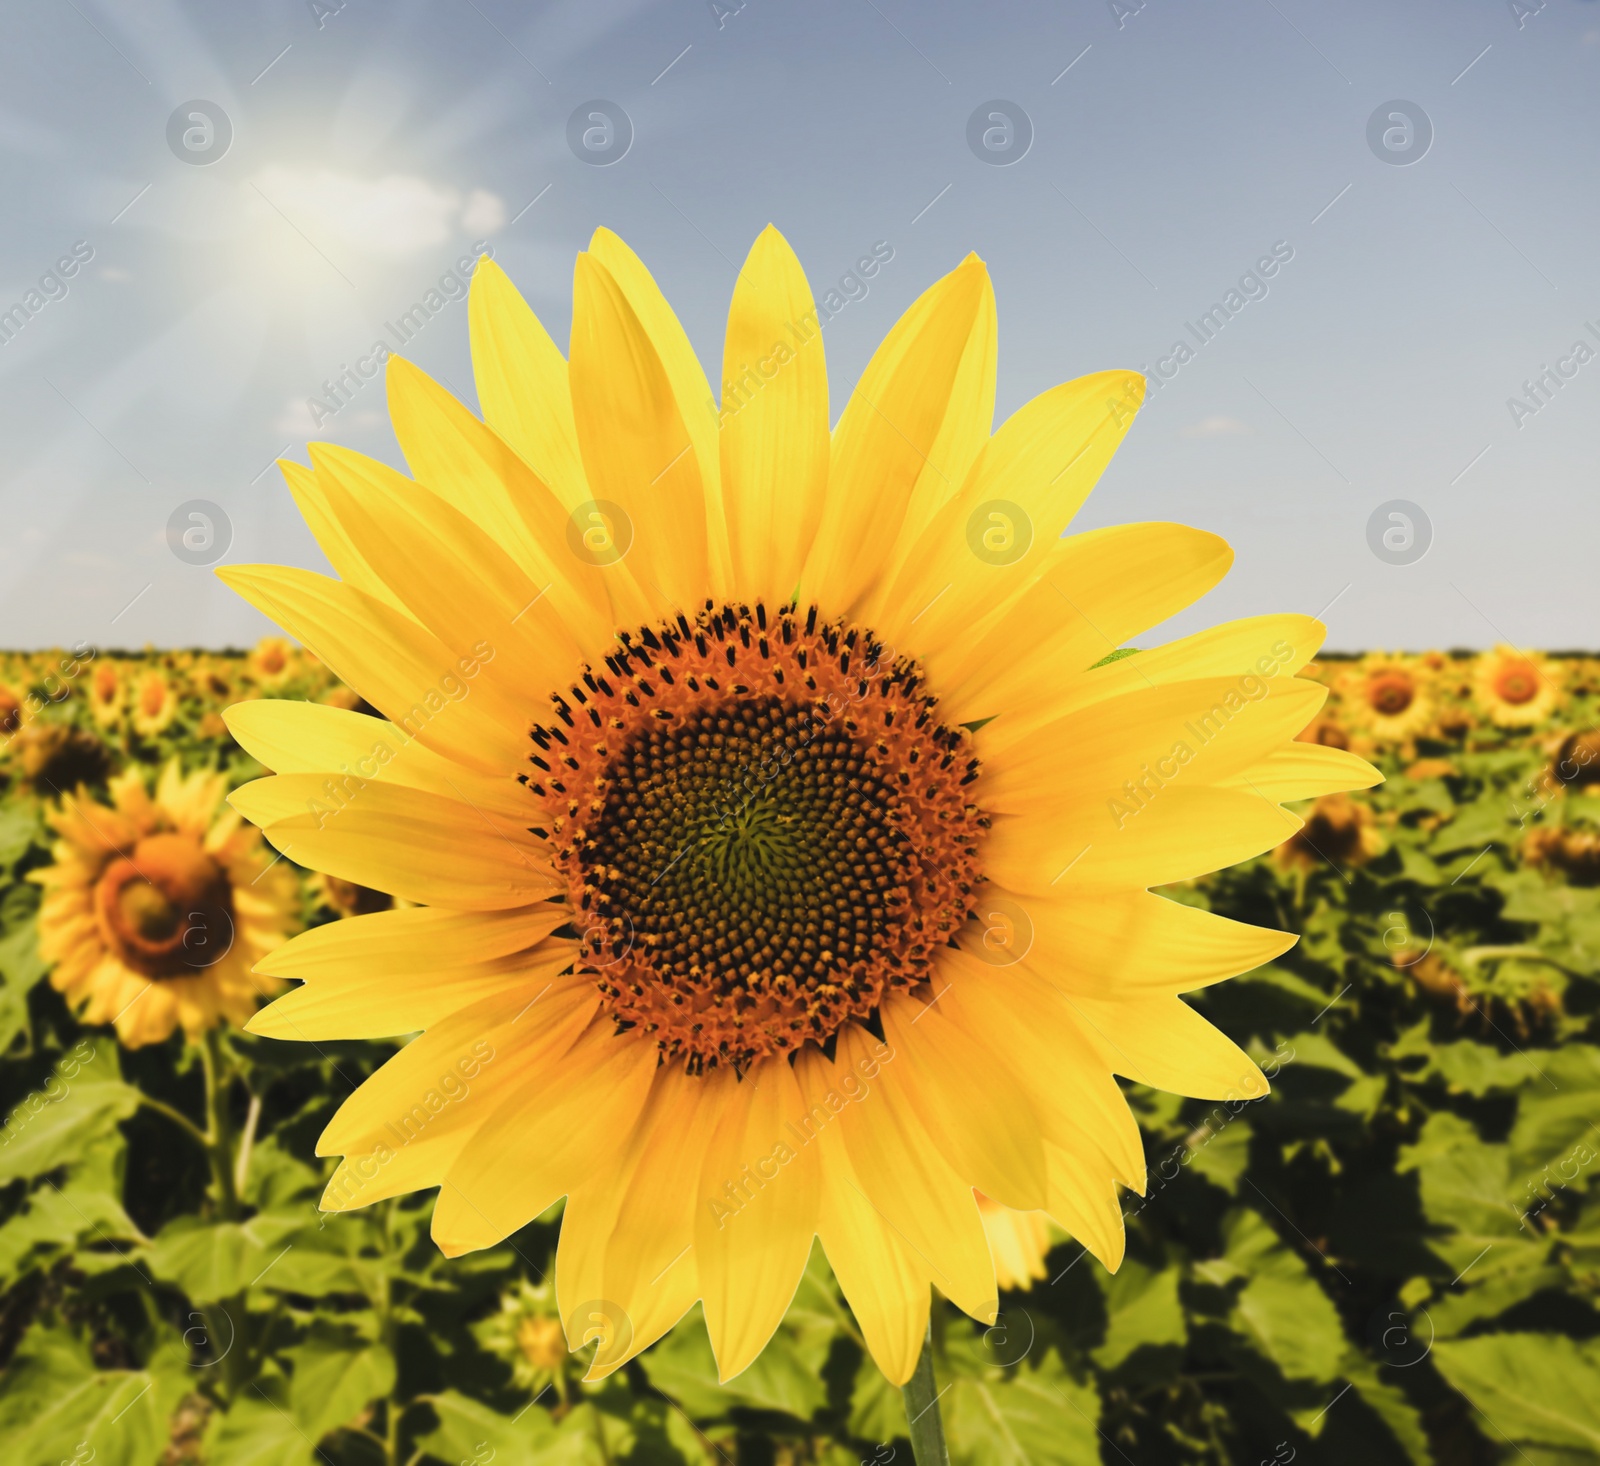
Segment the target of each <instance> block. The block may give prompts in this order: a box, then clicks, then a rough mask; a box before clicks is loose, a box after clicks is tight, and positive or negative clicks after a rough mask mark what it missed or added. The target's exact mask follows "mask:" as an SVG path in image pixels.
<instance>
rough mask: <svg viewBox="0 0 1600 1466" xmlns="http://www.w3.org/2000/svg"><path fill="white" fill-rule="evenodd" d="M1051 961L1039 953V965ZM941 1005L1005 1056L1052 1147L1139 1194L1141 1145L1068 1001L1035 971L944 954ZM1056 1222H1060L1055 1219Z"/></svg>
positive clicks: (1129, 1114)
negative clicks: (1082, 1158) (1091, 1162)
mask: <svg viewBox="0 0 1600 1466" xmlns="http://www.w3.org/2000/svg"><path fill="white" fill-rule="evenodd" d="M1047 960H1048V958H1047V957H1046V956H1045V955H1044V954H1041V956H1040V958H1039V959H1038V963H1039V965H1042V964H1043V963H1044V962H1046V961H1047ZM939 973H940V978H941V981H942V982H943V984H944V985H943V986H942V988H941V990H940V996H939V1003H938V1006H939V1007H941V1008H948V1009H949V1018H950V1021H951V1022H953V1023H955V1024H956V1025H957V1026H958V1027H960V1028H962V1029H963V1030H964V1031H966V1032H968V1033H971V1034H973V1035H975V1036H976V1037H978V1038H979V1039H980V1040H982V1041H984V1042H985V1043H986V1045H987V1046H988V1047H989V1049H990V1050H992V1051H993V1052H995V1053H997V1054H1003V1055H1004V1056H1005V1061H1006V1063H1007V1064H1008V1065H1009V1066H1010V1068H1011V1070H1012V1072H1013V1073H1014V1074H1015V1076H1016V1079H1017V1082H1018V1084H1019V1085H1021V1086H1022V1088H1023V1090H1024V1091H1025V1092H1026V1094H1027V1096H1028V1101H1029V1105H1030V1108H1031V1109H1032V1111H1033V1113H1034V1114H1035V1116H1036V1117H1037V1120H1038V1124H1039V1133H1040V1135H1041V1137H1042V1138H1043V1139H1044V1140H1045V1141H1046V1142H1047V1143H1049V1144H1052V1145H1056V1146H1059V1147H1061V1148H1063V1149H1066V1150H1069V1151H1071V1152H1073V1153H1075V1154H1080V1155H1089V1156H1093V1157H1095V1158H1096V1159H1097V1160H1098V1162H1099V1166H1100V1168H1101V1173H1102V1174H1103V1176H1104V1177H1105V1179H1106V1180H1110V1178H1111V1177H1113V1176H1115V1177H1116V1178H1118V1179H1119V1180H1121V1181H1123V1182H1124V1183H1126V1184H1127V1185H1129V1186H1133V1187H1135V1188H1136V1189H1142V1188H1143V1183H1144V1143H1143V1141H1142V1140H1141V1139H1140V1137H1139V1127H1138V1125H1137V1124H1136V1123H1135V1121H1134V1118H1133V1114H1132V1112H1131V1111H1130V1110H1129V1109H1128V1106H1127V1102H1126V1101H1125V1100H1124V1099H1123V1098H1122V1092H1121V1091H1120V1090H1119V1089H1118V1088H1117V1086H1116V1083H1115V1082H1114V1081H1113V1080H1112V1078H1111V1068H1110V1066H1109V1065H1108V1064H1106V1063H1105V1062H1104V1061H1103V1060H1102V1059H1101V1058H1100V1057H1099V1056H1098V1054H1097V1053H1096V1051H1095V1050H1094V1048H1093V1047H1092V1046H1091V1045H1090V1044H1089V1043H1088V1042H1087V1041H1086V1040H1085V1038H1084V1037H1083V1035H1082V1033H1081V1026H1080V1024H1079V1023H1078V1022H1077V1020H1076V1017H1075V1015H1074V1014H1073V1013H1072V1011H1071V1010H1070V1009H1069V1008H1068V1007H1067V1006H1066V996H1065V995H1064V994H1063V993H1062V992H1061V991H1060V989H1059V988H1058V987H1057V986H1056V984H1055V983H1054V982H1053V981H1050V980H1048V979H1049V977H1050V974H1049V973H1048V971H1047V972H1046V973H1045V974H1044V975H1041V974H1040V971H1039V970H1037V966H1036V965H1026V966H1025V965H1021V964H1019V965H1017V966H1014V967H1009V968H1004V969H995V968H990V967H986V966H984V965H983V964H981V963H978V962H975V961H974V960H973V959H972V958H970V957H968V956H967V955H966V954H965V953H961V952H942V953H941V954H940V959H939ZM1058 1220H1061V1219H1060V1218H1058Z"/></svg>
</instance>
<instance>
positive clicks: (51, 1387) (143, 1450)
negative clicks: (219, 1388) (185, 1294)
mask: <svg viewBox="0 0 1600 1466" xmlns="http://www.w3.org/2000/svg"><path fill="white" fill-rule="evenodd" d="M186 1358H187V1352H186V1351H185V1350H184V1349H183V1347H182V1346H181V1345H179V1344H177V1343H176V1342H173V1343H171V1344H169V1345H168V1346H166V1347H164V1348H162V1349H159V1350H157V1352H156V1354H155V1355H154V1356H153V1357H152V1359H151V1363H150V1366H149V1367H148V1368H146V1369H96V1368H95V1367H94V1361H93V1359H92V1358H91V1357H90V1355H89V1351H88V1348H87V1347H86V1346H85V1345H84V1344H82V1343H81V1342H80V1341H79V1340H78V1339H77V1338H76V1337H74V1336H73V1335H72V1334H69V1333H67V1332H66V1331H65V1330H46V1329H36V1330H34V1332H33V1333H31V1334H29V1335H28V1336H27V1338H26V1339H24V1341H23V1344H22V1347H21V1348H20V1349H19V1350H18V1351H17V1357H16V1359H15V1361H14V1362H13V1365H12V1367H11V1369H10V1370H9V1371H8V1373H7V1377H6V1381H5V1387H4V1395H3V1396H0V1438H3V1439H4V1440H5V1442H6V1459H7V1461H8V1462H12V1463H15V1466H59V1463H60V1462H61V1461H71V1460H72V1459H73V1458H74V1457H77V1458H79V1459H80V1460H88V1459H91V1455H90V1453H92V1459H93V1460H94V1462H95V1466H149V1463H150V1462H151V1461H155V1460H157V1459H158V1458H159V1457H160V1455H161V1452H162V1450H163V1449H164V1448H165V1446H166V1443H167V1421H168V1419H169V1417H170V1416H171V1414H172V1409H173V1406H174V1405H176V1404H177V1401H178V1399H179V1397H180V1396H181V1395H182V1394H183V1393H184V1392H185V1390H186V1389H188V1388H190V1387H192V1385H193V1372H192V1371H189V1370H187V1369H186V1368H185V1367H184V1365H185V1360H186Z"/></svg>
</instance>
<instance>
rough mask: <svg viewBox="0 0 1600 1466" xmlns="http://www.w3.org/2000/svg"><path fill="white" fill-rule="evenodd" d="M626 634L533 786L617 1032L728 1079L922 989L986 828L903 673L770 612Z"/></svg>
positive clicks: (562, 714) (564, 723)
mask: <svg viewBox="0 0 1600 1466" xmlns="http://www.w3.org/2000/svg"><path fill="white" fill-rule="evenodd" d="M618 641H619V643H620V645H621V649H620V650H619V651H617V652H615V653H614V654H613V655H611V656H609V657H607V658H606V659H605V663H604V665H603V666H602V667H600V668H594V667H591V668H589V669H588V670H587V671H586V673H585V675H584V677H583V678H582V679H581V682H580V683H579V684H578V685H575V686H574V687H573V688H572V689H571V691H570V695H569V696H557V697H555V698H554V699H553V702H554V705H555V710H556V716H555V719H554V720H553V721H552V722H551V723H550V724H548V725H536V726H535V727H534V729H533V733H532V737H533V741H534V743H535V745H536V751H535V753H534V756H533V760H532V762H533V766H534V773H533V774H531V775H530V776H528V779H527V782H528V785H529V787H530V789H531V790H532V791H533V792H534V793H535V794H536V795H538V796H539V798H540V799H541V801H542V802H543V804H544V807H545V811H546V813H545V819H546V821H547V823H546V824H544V825H543V826H541V827H537V828H538V832H539V833H541V834H545V835H547V836H548V837H549V838H550V839H551V841H552V843H553V845H554V847H555V849H556V852H557V860H558V861H559V863H560V865H561V867H562V869H563V870H564V872H565V874H566V876H567V879H568V883H569V890H570V895H571V899H572V903H573V905H574V907H575V908H576V910H577V912H578V913H579V915H578V919H577V924H578V926H579V929H580V933H581V935H582V939H583V948H582V954H583V955H582V960H581V961H580V969H581V970H584V971H591V972H593V973H594V974H595V979H596V981H597V983H598V985H599V987H600V989H601V991H602V992H603V993H604V994H605V996H606V999H607V1002H608V1005H609V1007H610V1009H611V1011H612V1013H613V1016H614V1017H615V1018H616V1019H617V1020H618V1022H619V1023H620V1024H622V1025H624V1026H627V1027H637V1028H639V1029H642V1030H643V1031H644V1032H646V1033H649V1034H651V1035H652V1036H654V1037H655V1038H656V1039H657V1040H658V1042H659V1043H660V1044H661V1046H662V1048H663V1050H664V1051H665V1053H666V1055H667V1057H669V1058H682V1059H684V1060H685V1061H686V1062H687V1066H688V1067H689V1068H690V1069H692V1070H699V1069H703V1068H706V1067H709V1066H713V1065H716V1064H720V1063H731V1064H733V1065H735V1066H736V1067H739V1068H741V1069H742V1068H743V1067H744V1066H745V1065H747V1064H748V1063H750V1062H751V1061H753V1060H754V1059H757V1058H760V1057H762V1056H765V1055H768V1054H774V1053H781V1052H785V1051H787V1050H792V1049H794V1048H797V1047H799V1046H800V1045H801V1044H803V1043H804V1042H806V1041H807V1040H808V1039H810V1040H815V1041H817V1042H819V1043H820V1042H825V1041H826V1040H827V1039H828V1038H829V1037H830V1036H831V1035H832V1034H833V1033H834V1032H835V1031H837V1029H838V1028H839V1026H840V1025H841V1024H843V1023H844V1022H845V1021H846V1020H848V1019H858V1020H869V1019H870V1018H871V1016H872V1014H873V1012H874V1010H875V1009H876V1007H877V1006H878V1003H879V1002H880V1001H881V999H882V997H883V994H884V993H885V991H887V990H889V989H892V988H910V987H914V986H915V985H916V984H918V983H922V982H926V981H927V980H928V979H929V977H930V975H931V973H932V965H933V958H934V954H935V952H936V951H937V949H938V948H939V947H940V946H942V945H944V944H945V943H946V942H947V941H948V940H949V938H950V937H951V936H952V935H953V934H954V932H955V931H956V929H957V928H958V927H959V926H960V925H961V923H962V922H963V921H965V920H966V918H967V915H968V912H969V909H970V907H971V902H972V895H973V892H974V890H975V888H976V886H977V883H978V881H979V880H980V879H981V875H980V872H979V868H978V861H977V847H978V841H979V839H980V838H981V835H982V833H983V830H984V828H985V827H986V824H987V821H986V820H985V818H984V817H983V815H982V813H981V812H980V811H979V810H978V809H977V807H976V806H975V805H973V804H972V803H971V802H970V801H969V799H968V788H969V786H970V785H971V783H972V781H973V780H974V779H975V778H976V776H977V760H976V759H974V758H973V757H972V756H971V746H970V739H969V737H968V735H967V734H966V733H964V732H962V731H960V730H952V729H949V728H946V727H944V726H942V725H941V724H940V723H939V722H938V721H937V719H936V718H935V716H934V706H935V700H934V699H933V698H932V697H930V696H929V695H927V694H926V693H925V692H924V691H922V688H921V673H920V670H919V669H918V668H917V666H916V664H915V663H913V662H910V661H907V660H906V659H904V658H894V657H892V656H891V655H889V654H887V653H886V652H885V651H884V650H883V648H882V647H881V646H880V645H879V644H878V643H877V641H876V640H875V638H873V637H872V635H871V634H870V633H869V632H866V631H864V630H861V629H859V628H855V627H849V626H845V625H842V624H837V623H834V624H820V625H819V624H818V620H817V615H816V612H815V611H814V610H813V611H812V612H811V613H810V615H808V616H805V617H798V616H796V615H793V614H785V613H777V614H775V615H769V613H768V612H767V611H766V609H765V608H764V607H762V606H760V605H757V606H756V607H754V608H753V609H752V608H750V607H745V606H720V607H719V606H714V605H713V604H711V603H710V602H708V603H707V605H706V607H705V609H704V610H703V611H702V612H701V613H700V614H699V615H698V616H697V617H696V618H695V619H694V620H692V621H691V620H689V618H687V617H679V618H678V619H677V620H676V621H675V622H672V623H663V624H661V625H659V626H655V627H647V628H644V629H642V630H640V631H639V632H638V633H636V634H623V635H620V636H619V638H618Z"/></svg>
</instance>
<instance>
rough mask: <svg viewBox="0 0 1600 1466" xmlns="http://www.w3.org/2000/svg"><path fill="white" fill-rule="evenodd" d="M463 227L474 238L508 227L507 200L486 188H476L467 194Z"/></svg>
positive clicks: (462, 216)
mask: <svg viewBox="0 0 1600 1466" xmlns="http://www.w3.org/2000/svg"><path fill="white" fill-rule="evenodd" d="M461 227H462V228H463V229H464V230H465V231H466V232H467V233H468V234H470V235H472V237H473V238H474V239H480V238H482V237H483V236H484V235H485V234H494V233H497V232H498V231H499V230H501V229H504V228H505V227H506V201H505V200H504V199H503V198H501V197H500V195H499V194H497V193H490V192H489V190H488V189H486V188H475V189H473V190H472V192H471V193H469V194H468V195H467V206H466V208H464V209H463V210H462V211H461Z"/></svg>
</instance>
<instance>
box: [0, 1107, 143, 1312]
mask: <svg viewBox="0 0 1600 1466" xmlns="http://www.w3.org/2000/svg"><path fill="white" fill-rule="evenodd" d="M122 1159H123V1141H122V1137H121V1136H120V1135H108V1136H105V1137H104V1138H102V1139H100V1140H97V1141H95V1142H94V1143H93V1144H92V1145H91V1146H90V1147H89V1148H88V1150H87V1151H86V1152H85V1153H84V1155H83V1156H82V1157H81V1158H80V1159H79V1161H78V1163H77V1164H76V1165H74V1166H73V1167H72V1168H71V1169H70V1170H69V1172H68V1174H67V1178H66V1180H65V1182H64V1184H62V1185H59V1186H58V1185H57V1184H56V1183H55V1182H54V1181H52V1180H51V1179H49V1178H48V1177H46V1178H45V1179H44V1180H42V1181H40V1182H39V1183H38V1185H37V1186H35V1187H34V1188H33V1190H32V1191H31V1192H30V1193H29V1194H28V1196H27V1197H26V1199H25V1200H24V1201H23V1203H22V1206H21V1207H20V1208H19V1209H18V1211H17V1213H16V1215H15V1216H13V1217H12V1218H11V1219H10V1220H9V1221H7V1222H6V1223H5V1225H4V1226H3V1227H0V1284H5V1283H9V1282H11V1281H13V1280H14V1279H15V1278H17V1277H19V1276H20V1275H21V1274H22V1273H24V1272H28V1271H32V1270H33V1269H34V1268H37V1267H42V1266H46V1265H48V1264H49V1262H51V1261H52V1260H53V1259H54V1258H56V1257H57V1256H59V1255H60V1254H61V1253H62V1252H63V1251H66V1252H71V1251H74V1250H76V1249H78V1248H80V1247H93V1248H95V1249H97V1251H98V1249H100V1248H102V1247H103V1248H105V1249H107V1252H106V1254H105V1255H107V1256H109V1257H114V1258H115V1259H116V1260H118V1261H121V1260H122V1258H124V1257H125V1256H126V1255H127V1253H128V1250H129V1249H130V1248H132V1247H136V1246H139V1245H140V1244H142V1243H143V1242H144V1241H145V1238H144V1236H143V1235H142V1234H141V1233H140V1231H139V1229H138V1227H136V1226H135V1225H134V1223H133V1220H132V1218H130V1217H129V1216H128V1214H127V1212H125V1211H124V1210H123V1208H122V1203H121V1201H120V1200H119V1197H120V1194H121V1191H122Z"/></svg>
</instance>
